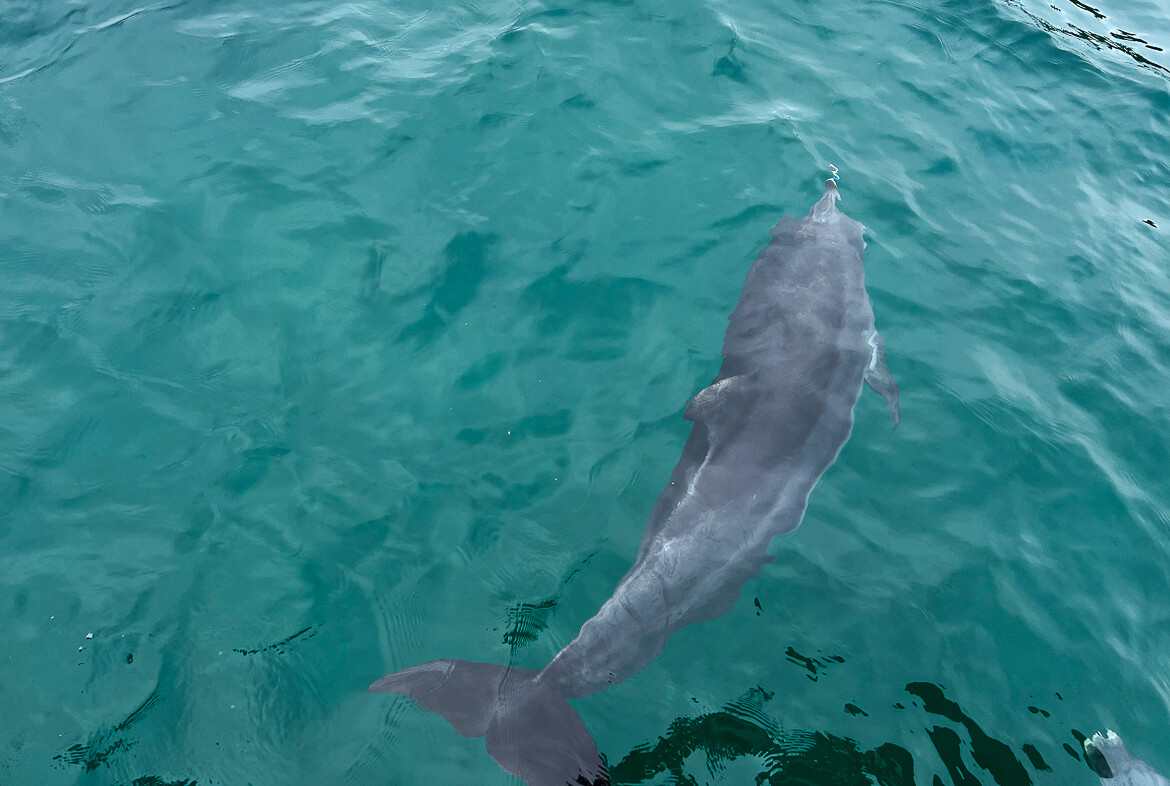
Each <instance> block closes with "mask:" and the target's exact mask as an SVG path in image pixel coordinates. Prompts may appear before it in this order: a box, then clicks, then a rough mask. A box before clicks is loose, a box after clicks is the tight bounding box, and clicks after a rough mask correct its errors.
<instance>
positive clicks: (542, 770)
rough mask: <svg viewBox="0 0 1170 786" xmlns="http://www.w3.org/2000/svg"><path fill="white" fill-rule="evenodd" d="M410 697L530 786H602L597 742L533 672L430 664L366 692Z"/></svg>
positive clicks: (555, 690)
mask: <svg viewBox="0 0 1170 786" xmlns="http://www.w3.org/2000/svg"><path fill="white" fill-rule="evenodd" d="M369 689H370V690H371V691H372V692H374V693H398V694H400V695H402V696H409V697H410V698H411V699H413V700H414V701H415V702H417V703H418V704H421V705H422V706H423V707H425V708H426V709H428V710H430V711H431V712H436V713H438V714H439V715H442V716H443V718H444V719H446V721H447V722H448V723H450V724H451V725H452V726H453V727H454V728H455V731H456V732H458V733H459V734H460V735H461V736H463V737H485V738H486V742H487V749H488V753H490V754H491V755H492V758H494V759H495V760H496V762H497V763H498V764H499V765H500V767H502V768H503V769H504V770H506V771H507V772H510V773H512V774H513V775H516V776H517V777H519V778H522V779H523V780H524V781H525V782H526V783H528V784H529V786H608V784H609V775H608V772H607V770H606V766H605V762H604V761H603V760H602V758H601V754H600V753H598V751H597V743H595V742H594V741H593V737H591V736H590V734H589V732H588V730H586V728H585V724H584V723H583V722H582V720H581V716H579V715H578V714H577V712H576V710H574V709H573V708H572V707H571V706H570V705H569V702H568V701H567V700H566V699H565V697H564V695H563V694H562V692H561V690H560V688H559V687H557V686H556V685H553V684H550V683H549V682H548V681H542V680H541V679H540V672H536V671H528V670H525V669H510V668H507V667H504V666H495V665H493V664H490V663H469V662H468V661H465V660H436V661H431V662H430V663H423V664H421V665H419V666H412V667H411V668H409V669H403V670H402V671H396V672H394V673H393V674H389V675H387V676H385V677H383V678H382V679H380V680H378V681H377V682H375V683H374V684H373V685H371V686H370V688H369Z"/></svg>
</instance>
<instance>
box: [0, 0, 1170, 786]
mask: <svg viewBox="0 0 1170 786" xmlns="http://www.w3.org/2000/svg"><path fill="white" fill-rule="evenodd" d="M1058 2H1059V8H1057V9H1053V8H1052V7H1050V6H1049V5H1048V4H1047V3H1031V2H1018V3H1017V2H1013V3H996V2H980V3H974V4H971V3H947V4H942V5H939V4H928V5H914V4H905V3H861V2H841V3H835V4H827V3H819V4H814V3H789V4H777V3H766V4H760V3H747V2H724V3H718V2H713V3H707V4H705V5H702V6H693V7H688V8H685V9H680V8H677V7H675V5H674V4H668V3H655V2H634V3H629V4H621V3H584V4H576V3H575V4H564V5H555V4H550V3H543V4H513V3H495V2H486V3H479V4H476V5H470V6H464V7H460V8H451V9H435V8H433V7H432V6H430V5H428V4H419V5H417V6H413V7H412V6H409V5H402V4H399V5H396V6H395V7H393V8H389V7H385V6H383V5H379V4H372V3H371V4H362V3H352V4H346V5H337V4H325V3H319V2H308V3H299V4H292V5H288V4H279V3H271V2H269V3H261V2H257V3H254V4H251V5H247V6H241V5H240V4H238V3H217V2H187V3H182V2H179V3H173V4H169V5H167V4H156V5H148V6H137V5H134V4H132V3H124V2H95V3H90V4H86V5H81V4H77V3H67V2H43V3H15V4H14V3H9V4H6V5H5V6H4V8H3V9H2V10H0V197H2V205H3V211H2V212H0V250H2V256H0V284H2V286H0V621H2V622H3V631H2V635H0V707H2V708H3V709H4V712H3V713H2V714H0V783H17V784H24V783H30V784H31V783H45V784H65V783H86V784H130V783H137V784H147V783H167V784H175V783H186V782H189V781H196V782H198V783H200V784H245V783H252V784H292V783H304V784H318V783H346V784H373V783H395V784H432V783H482V784H495V783H499V784H503V783H508V782H510V781H509V779H508V777H507V776H505V775H504V774H503V773H502V772H500V770H499V769H498V768H497V767H496V765H495V764H494V762H492V760H491V759H490V757H488V755H487V754H486V753H485V752H484V749H483V743H482V742H481V741H478V740H469V741H465V740H462V739H460V738H458V737H457V736H456V735H454V734H453V733H452V732H451V730H450V729H449V728H448V727H447V726H446V724H445V723H443V722H442V721H441V720H440V719H438V718H436V717H433V716H430V715H427V714H424V713H422V712H421V711H419V710H417V709H415V708H414V707H413V706H411V705H410V704H409V703H408V702H405V701H402V700H395V699H392V698H389V697H385V696H370V695H368V694H366V693H365V687H366V685H367V684H368V683H369V682H371V681H372V680H374V679H376V678H378V677H380V676H381V675H382V674H384V673H386V672H388V671H391V670H393V669H396V668H401V667H403V666H406V665H410V664H413V663H416V662H419V661H422V660H427V659H430V658H436V657H461V658H468V659H473V660H490V661H496V662H505V661H506V660H507V659H508V658H509V657H512V658H514V660H515V662H517V663H518V664H521V665H526V666H539V665H541V664H543V663H544V662H545V661H547V659H548V658H549V657H550V656H551V655H552V654H553V653H555V652H556V650H558V649H559V648H560V647H561V646H563V645H564V644H565V643H567V642H568V641H569V640H571V638H572V637H573V636H574V635H575V634H576V632H577V629H578V627H579V626H580V624H581V622H582V621H584V620H585V619H586V618H587V617H589V616H590V615H592V614H593V612H594V611H595V610H596V609H597V607H598V606H599V605H600V603H601V602H603V601H604V600H605V598H607V597H608V596H609V594H610V592H611V591H612V589H613V586H614V584H615V583H616V581H617V580H618V579H619V578H620V576H621V575H622V574H623V573H624V572H625V570H626V568H627V567H628V565H629V563H630V561H631V560H632V558H633V555H634V552H635V550H636V548H637V544H638V542H639V540H640V537H641V532H642V528H643V525H644V523H645V519H646V516H647V515H648V513H649V510H650V507H651V505H652V504H653V501H654V499H655V497H656V496H657V494H658V492H659V491H660V489H661V488H662V486H663V485H664V483H665V482H666V479H667V477H668V475H669V472H670V469H671V467H672V466H673V464H674V462H675V461H676V460H677V458H678V455H679V453H680V451H681V448H682V443H683V440H684V439H685V436H686V433H687V427H688V424H687V423H686V422H685V421H684V420H682V418H681V412H682V409H683V407H684V405H685V403H686V401H687V400H688V399H689V397H690V396H691V395H693V394H694V392H696V391H697V390H698V389H700V388H701V387H702V386H703V385H705V384H706V383H707V382H708V381H709V380H710V379H711V378H712V377H713V376H714V374H715V371H716V369H717V368H718V365H719V346H720V340H721V337H722V331H723V327H724V324H725V320H726V317H727V314H728V313H729V312H730V310H731V309H732V307H733V306H734V304H735V302H736V298H737V296H738V292H739V289H740V286H741V285H742V282H743V275H744V273H745V272H746V270H747V267H748V265H749V264H750V263H751V261H752V259H754V257H755V254H756V253H757V252H758V250H759V249H760V247H761V246H762V245H764V244H765V243H766V242H767V239H768V229H769V228H770V227H771V225H772V224H773V223H775V221H776V220H778V218H779V217H780V216H781V215H783V214H785V213H788V214H802V213H804V212H805V211H806V210H807V209H808V206H809V205H810V204H811V203H812V202H813V201H814V200H815V199H816V197H817V196H818V195H819V193H820V182H821V180H822V179H823V177H824V170H825V167H826V166H827V164H828V163H829V162H834V163H836V164H837V165H838V166H840V167H841V169H842V174H843V181H842V191H843V194H844V200H843V201H842V203H841V207H842V208H843V209H844V210H845V211H846V212H847V213H849V214H850V215H851V216H853V217H854V218H857V219H858V220H860V221H862V222H863V223H865V224H866V226H867V227H868V228H869V233H868V239H869V247H868V249H867V266H868V281H869V289H870V293H871V297H872V299H873V301H874V308H875V312H876V314H877V319H878V324H879V326H880V327H881V329H882V331H883V333H884V334H885V336H886V341H887V346H888V357H889V364H890V367H891V370H892V371H893V373H894V374H895V376H896V377H897V379H898V381H899V382H900V384H901V386H902V391H903V393H902V395H903V399H902V411H903V423H902V426H901V427H900V428H899V429H898V431H897V432H895V433H893V434H891V433H890V430H889V422H888V416H887V415H886V413H885V411H884V405H883V403H882V402H881V400H880V399H879V398H877V397H876V396H873V395H872V394H869V393H867V394H866V395H864V396H863V398H862V402H861V404H860V405H859V407H858V413H857V415H858V418H857V426H856V428H855V431H854V435H853V438H852V440H851V441H850V443H849V444H848V445H847V446H846V449H845V450H844V452H843V453H842V455H841V458H840V460H839V461H838V463H837V464H836V465H835V466H834V467H833V468H832V469H831V470H830V471H829V472H828V473H827V474H826V476H825V477H824V478H823V480H822V483H821V484H820V486H819V487H818V488H817V489H816V491H815V492H814V495H813V498H812V501H811V506H810V509H809V513H808V516H807V518H806V520H805V523H804V525H803V526H802V527H801V529H800V530H798V531H797V533H795V534H794V535H793V536H791V537H789V538H787V539H785V540H783V541H781V542H779V543H778V544H777V545H776V547H775V549H774V551H775V553H776V554H777V555H778V559H777V562H776V564H775V565H774V566H771V567H769V568H767V569H765V571H764V573H763V575H762V576H761V577H760V578H759V579H758V580H757V581H755V582H753V583H751V584H749V585H748V586H747V587H746V588H745V591H744V596H743V598H742V599H741V601H740V603H739V604H738V605H737V607H736V608H735V610H734V611H733V612H731V613H730V614H728V615H727V616H725V617H723V618H721V619H720V620H717V621H715V622H712V623H708V624H705V625H700V626H694V627H691V628H688V629H686V630H684V631H683V632H681V633H680V634H678V635H677V636H675V637H674V638H673V639H672V640H671V641H670V643H669V644H668V645H667V648H666V651H665V652H664V654H663V655H662V656H661V657H660V658H659V659H658V660H657V661H656V662H655V663H654V664H653V665H652V666H651V667H650V668H648V669H647V670H645V671H644V672H642V673H640V674H638V675H637V676H635V677H634V678H632V679H630V680H628V681H627V682H626V683H624V684H622V685H620V686H618V687H616V688H614V689H612V690H610V691H608V692H606V693H602V694H598V695H596V696H593V697H591V698H589V699H586V700H583V701H580V702H578V708H579V709H580V711H581V714H582V716H583V717H584V719H585V721H586V723H587V724H588V726H589V728H590V729H591V731H592V732H593V734H594V736H595V737H596V738H597V740H598V742H599V745H600V746H601V749H602V750H603V751H604V752H605V754H606V755H607V757H608V758H609V761H610V763H611V764H612V765H616V767H615V775H616V776H617V777H616V778H615V780H617V781H618V782H624V783H667V782H673V781H672V780H671V779H672V778H675V779H677V778H679V777H682V776H689V777H692V778H694V779H695V781H694V782H696V783H729V784H735V783H751V782H754V778H755V777H756V776H757V775H758V774H760V773H762V772H766V771H768V770H769V769H770V768H774V767H780V768H782V766H781V765H784V764H785V762H788V763H789V765H790V766H791V767H793V768H795V767H798V766H804V767H808V768H812V771H813V772H815V773H816V774H815V776H810V779H811V780H812V782H815V783H825V784H831V783H852V782H866V781H865V780H858V779H859V778H864V777H866V776H865V773H866V772H869V773H871V774H873V773H878V774H876V775H874V777H875V778H878V779H879V780H880V782H882V783H889V784H898V783H918V784H931V783H932V782H935V781H934V778H935V777H936V776H937V778H938V780H937V782H939V783H944V784H950V783H963V782H964V781H963V780H962V778H963V777H965V775H964V773H969V775H970V777H971V778H974V779H975V781H976V782H979V783H984V784H991V783H999V784H1005V785H1006V784H1012V786H1015V784H1022V783H1028V782H1032V783H1036V784H1045V783H1048V784H1066V783H1093V782H1094V778H1093V776H1092V774H1091V773H1090V772H1089V770H1088V769H1087V768H1086V767H1085V766H1084V764H1083V763H1081V762H1080V761H1079V760H1077V759H1074V756H1073V755H1070V753H1069V752H1067V751H1066V750H1065V747H1064V746H1066V745H1069V746H1070V749H1071V750H1074V751H1075V749H1077V748H1079V745H1078V743H1077V740H1076V738H1075V735H1074V732H1077V731H1079V732H1083V733H1085V734H1089V733H1091V732H1093V731H1095V730H1096V729H1098V728H1102V727H1106V726H1108V727H1112V728H1115V729H1117V730H1118V731H1119V732H1120V733H1121V734H1122V735H1123V736H1124V737H1125V738H1126V739H1127V741H1128V743H1129V744H1130V747H1131V748H1132V749H1133V750H1134V752H1135V753H1137V754H1138V755H1140V756H1143V757H1144V758H1146V759H1147V760H1148V761H1150V763H1151V764H1153V765H1154V766H1155V767H1156V768H1158V769H1160V770H1161V771H1163V772H1170V754H1168V753H1167V750H1166V748H1165V740H1166V739H1167V734H1168V730H1170V611H1168V609H1170V606H1168V605H1167V603H1166V598H1167V597H1168V596H1170V502H1168V500H1170V472H1168V471H1167V467H1170V448H1168V445H1170V425H1168V421H1167V414H1168V411H1167V410H1168V407H1167V403H1166V402H1167V394H1166V390H1167V381H1168V379H1170V337H1168V336H1170V333H1168V331H1170V263H1168V260H1170V241H1168V240H1167V237H1168V234H1167V233H1168V232H1170V197H1168V194H1170V191H1168V189H1167V185H1166V184H1167V182H1168V181H1170V156H1168V153H1167V151H1170V80H1168V76H1170V75H1168V74H1167V72H1166V69H1167V68H1170V56H1168V55H1167V53H1166V52H1164V51H1162V52H1159V51H1157V50H1155V49H1151V48H1149V47H1148V46H1147V45H1146V44H1141V43H1136V42H1134V41H1133V40H1132V38H1134V37H1136V38H1140V39H1142V41H1144V42H1147V43H1148V44H1149V45H1151V46H1158V47H1162V48H1163V49H1166V48H1170V9H1168V8H1167V7H1166V6H1165V5H1164V4H1162V5H1161V6H1160V5H1159V4H1156V3H1148V2H1147V3H1138V4H1134V3H1125V4H1122V3H1113V4H1112V5H1105V6H1099V7H1095V8H1094V9H1088V8H1086V7H1085V6H1084V4H1066V3H1064V2H1063V0H1058ZM1093 11H1095V12H1096V13H1093ZM1099 17H1102V18H1099ZM1070 25H1071V26H1070ZM1119 31H1120V32H1119ZM1114 33H1117V35H1113V34H1114ZM1123 33H1124V34H1125V35H1129V36H1130V38H1126V37H1125V35H1122V34H1123ZM1094 36H1096V37H1094ZM1102 40H1106V41H1109V42H1113V43H1114V45H1112V46H1107V45H1104V44H1102ZM1127 50H1128V51H1127ZM1135 54H1137V55H1140V57H1141V58H1144V60H1139V59H1135V57H1134V55H1135ZM1145 220H1148V221H1150V222H1152V223H1153V224H1155V225H1156V226H1151V225H1149V224H1146V223H1143V221H1145ZM753 601H758V604H757V603H756V602H753ZM88 633H93V639H86V634H88ZM78 647H82V648H83V649H82V650H80V651H79V650H78ZM813 677H815V679H812V678H813ZM768 696H770V697H771V698H767V697H768ZM947 702H953V703H954V704H948V703H947ZM899 705H901V708H899ZM1030 708H1032V709H1030ZM855 710H856V711H855ZM863 713H864V714H863ZM688 719H689V720H688ZM672 724H673V726H672ZM737 724H739V725H737ZM729 728H730V729H731V731H730V732H729V731H728V729H729ZM818 734H819V735H821V736H819V737H818V736H815V735H818ZM753 735H755V736H753ZM761 735H762V736H761ZM660 738H665V742H660ZM745 740H748V742H745ZM752 740H755V742H751V741H752ZM753 745H754V746H755V747H753ZM818 745H819V746H821V747H817V746H818ZM646 746H649V747H646ZM769 746H771V747H769ZM810 746H811V747H810ZM851 746H852V747H851ZM882 746H885V747H882ZM891 746H896V748H897V750H895V749H894V747H891ZM1025 746H1032V747H1031V750H1032V751H1034V752H1035V754H1036V756H1037V757H1038V758H1039V760H1040V761H1039V763H1038V762H1037V760H1036V759H1034V758H1033V757H1032V755H1031V754H1030V753H1029V751H1028V749H1026V747H1025ZM715 750H722V751H724V753H725V754H726V756H725V757H724V758H723V759H721V762H722V763H721V765H720V766H719V767H716V768H715V769H714V770H711V769H709V768H708V766H707V757H706V754H705V751H715ZM692 751H693V752H692ZM899 751H900V752H899ZM740 753H743V754H744V755H738V754H740ZM769 756H771V758H768V757H769ZM907 760H908V761H910V762H911V763H912V766H913V770H914V774H913V778H912V780H911V779H908V778H909V777H910V776H909V775H908V773H907V772H906V771H905V767H904V766H902V768H901V769H900V770H899V772H900V773H901V774H900V775H897V774H891V773H892V772H893V771H894V769H898V767H899V766H901V765H904V764H905V762H906V761H907ZM1040 765H1043V766H1046V767H1048V768H1050V769H1049V770H1048V771H1046V770H1044V769H1042V768H1041V766H1040ZM672 767H674V768H675V769H676V772H675V773H673V774H672V772H671V768H672ZM818 767H819V768H820V769H817V768H818ZM883 768H884V769H883ZM891 768H893V769H891ZM792 771H793V772H795V770H792ZM152 778H153V779H154V780H151V779H152ZM850 778H852V779H853V780H850ZM897 778H901V780H898V779H897ZM679 782H688V781H679ZM776 782H780V781H779V780H777V781H776ZM967 782H970V781H967Z"/></svg>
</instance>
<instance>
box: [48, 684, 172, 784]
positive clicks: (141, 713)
mask: <svg viewBox="0 0 1170 786" xmlns="http://www.w3.org/2000/svg"><path fill="white" fill-rule="evenodd" d="M158 702H159V692H158V689H157V688H156V689H155V690H154V691H152V692H151V694H150V695H149V696H147V697H146V700H145V701H143V702H142V703H141V704H139V705H138V707H136V708H135V710H134V711H133V712H131V713H130V714H129V715H127V716H126V717H125V719H123V720H122V721H121V722H119V723H117V724H115V725H114V726H113V727H111V728H109V729H99V730H98V731H97V732H96V733H94V734H92V735H91V736H90V738H89V741H88V742H84V743H81V742H79V743H76V744H75V745H70V746H69V748H68V749H67V750H66V751H65V752H64V753H58V754H57V755H56V756H54V757H53V761H59V762H63V763H65V764H79V765H81V766H82V767H83V768H84V769H85V771H86V772H93V771H94V770H96V769H97V768H98V767H101V766H102V765H105V766H107V767H108V766H109V765H110V757H111V756H113V755H114V754H116V753H120V752H123V751H126V750H129V749H130V748H132V747H134V742H133V741H131V740H130V739H129V738H128V736H127V735H126V732H127V731H129V730H130V727H131V726H133V725H134V724H136V723H138V722H139V721H141V720H142V719H143V718H145V717H146V716H147V714H149V713H150V711H151V710H152V709H153V708H154V707H155V706H156V705H157V704H158Z"/></svg>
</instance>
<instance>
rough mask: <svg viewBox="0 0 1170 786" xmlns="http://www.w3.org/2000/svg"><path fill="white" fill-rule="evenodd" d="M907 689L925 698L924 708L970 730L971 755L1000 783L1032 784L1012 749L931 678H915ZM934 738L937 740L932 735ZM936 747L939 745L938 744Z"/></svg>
mask: <svg viewBox="0 0 1170 786" xmlns="http://www.w3.org/2000/svg"><path fill="white" fill-rule="evenodd" d="M906 690H907V691H908V692H910V693H911V694H913V695H915V696H917V697H918V698H920V699H922V704H923V708H924V709H925V710H926V711H927V712H929V713H932V714H934V715H941V716H943V717H944V718H946V719H947V720H949V721H951V722H952V723H957V724H959V725H961V726H962V727H963V728H965V729H966V730H967V735H968V736H969V737H970V738H971V755H972V757H973V758H974V759H975V763H976V764H978V765H979V766H980V767H982V768H983V769H985V770H987V771H988V772H989V773H991V777H993V778H994V779H995V782H996V783H998V784H999V786H1030V784H1031V783H1032V779H1031V778H1029V777H1028V773H1027V771H1026V770H1025V769H1024V765H1022V764H1020V760H1019V759H1017V758H1016V756H1015V754H1014V753H1012V749H1011V748H1009V747H1008V746H1007V745H1005V744H1004V743H1002V742H1000V741H999V740H996V739H992V738H991V737H989V736H988V735H987V733H986V732H984V731H983V729H981V728H980V727H979V725H978V724H977V723H975V721H973V720H972V719H971V718H970V717H969V716H967V715H966V714H965V713H964V712H963V710H962V708H961V707H959V705H958V704H957V703H956V702H953V701H951V700H950V699H948V698H947V697H946V696H944V695H943V692H942V689H941V688H939V687H938V686H937V685H934V684H931V683H929V682H912V683H910V684H909V685H907V686H906ZM950 733H951V734H954V732H950ZM955 739H956V740H957V739H958V737H956V738H955ZM931 740H932V741H933V740H934V736H933V735H932V736H931ZM948 744H949V743H948ZM935 747H936V748H938V745H937V744H936V745H935ZM938 751H939V755H942V749H941V748H938ZM944 761H945V757H944Z"/></svg>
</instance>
